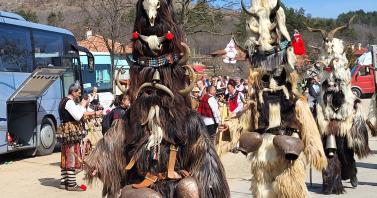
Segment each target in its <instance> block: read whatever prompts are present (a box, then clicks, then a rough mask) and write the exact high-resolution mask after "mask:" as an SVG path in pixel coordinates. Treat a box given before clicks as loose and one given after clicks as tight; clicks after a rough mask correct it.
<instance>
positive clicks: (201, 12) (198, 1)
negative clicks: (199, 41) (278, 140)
mask: <svg viewBox="0 0 377 198" xmlns="http://www.w3.org/2000/svg"><path fill="white" fill-rule="evenodd" d="M175 2H176V11H177V15H178V23H179V24H180V25H181V27H182V30H183V31H184V32H185V33H186V34H187V35H192V34H196V33H210V34H215V35H223V33H222V32H221V27H222V25H223V17H224V16H226V15H235V13H234V12H230V10H231V8H232V6H233V5H235V4H237V3H238V2H237V1H234V0H176V1H175Z"/></svg>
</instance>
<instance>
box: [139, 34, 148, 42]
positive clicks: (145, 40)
mask: <svg viewBox="0 0 377 198" xmlns="http://www.w3.org/2000/svg"><path fill="white" fill-rule="evenodd" d="M139 36H140V38H141V40H143V41H144V42H147V40H148V37H147V36H145V35H142V34H139Z"/></svg>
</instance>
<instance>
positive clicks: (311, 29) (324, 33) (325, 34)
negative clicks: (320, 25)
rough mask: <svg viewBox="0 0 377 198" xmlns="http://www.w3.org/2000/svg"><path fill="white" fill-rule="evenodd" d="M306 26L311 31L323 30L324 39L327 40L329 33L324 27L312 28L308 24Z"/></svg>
mask: <svg viewBox="0 0 377 198" xmlns="http://www.w3.org/2000/svg"><path fill="white" fill-rule="evenodd" d="M305 25H306V24H305ZM306 28H308V30H309V32H321V33H322V38H323V40H326V38H327V34H328V33H327V31H326V30H324V29H317V28H311V27H309V26H307V25H306Z"/></svg>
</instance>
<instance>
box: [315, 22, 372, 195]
mask: <svg viewBox="0 0 377 198" xmlns="http://www.w3.org/2000/svg"><path fill="white" fill-rule="evenodd" d="M353 19H354V17H352V18H351V19H350V21H349V23H348V24H347V25H344V26H340V27H338V28H335V29H334V30H332V31H330V32H326V31H325V30H322V29H313V28H308V29H309V30H310V31H312V32H321V33H322V37H323V40H324V47H325V51H326V57H325V59H324V61H322V63H323V65H325V66H326V69H324V71H323V72H322V83H321V87H322V89H321V92H320V95H319V97H318V104H317V122H318V125H319V129H320V132H321V134H322V137H323V144H324V147H325V151H326V156H327V159H328V167H327V169H326V170H324V171H323V174H322V177H323V191H324V193H326V194H333V193H334V194H341V193H344V192H345V190H344V187H343V185H342V180H347V179H350V180H351V185H352V186H353V187H356V186H357V182H358V181H357V177H356V173H357V170H356V161H355V158H354V153H356V155H357V156H358V157H359V158H363V157H366V156H368V155H369V154H370V152H371V151H370V149H369V145H368V144H369V143H368V130H367V126H366V123H365V121H364V119H363V116H362V115H361V112H360V102H361V101H360V100H359V99H358V98H356V96H355V95H354V94H353V93H352V90H351V72H350V71H349V68H348V60H347V58H346V55H345V50H344V44H343V41H342V40H340V39H338V38H334V36H335V33H336V32H337V31H339V30H342V29H345V28H347V27H349V25H350V24H351V22H352V20H353Z"/></svg>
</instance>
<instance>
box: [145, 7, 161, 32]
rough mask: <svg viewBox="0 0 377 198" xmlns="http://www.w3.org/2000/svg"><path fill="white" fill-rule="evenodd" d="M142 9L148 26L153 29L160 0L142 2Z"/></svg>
mask: <svg viewBox="0 0 377 198" xmlns="http://www.w3.org/2000/svg"><path fill="white" fill-rule="evenodd" d="M143 8H144V10H145V12H146V13H147V15H148V18H149V24H150V25H151V27H153V26H154V22H155V20H156V18H157V11H158V9H159V8H160V0H144V1H143Z"/></svg>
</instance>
